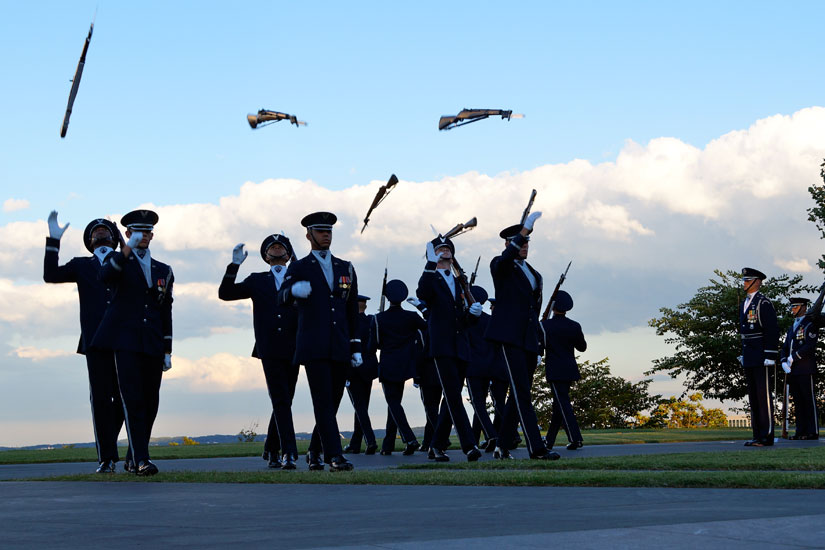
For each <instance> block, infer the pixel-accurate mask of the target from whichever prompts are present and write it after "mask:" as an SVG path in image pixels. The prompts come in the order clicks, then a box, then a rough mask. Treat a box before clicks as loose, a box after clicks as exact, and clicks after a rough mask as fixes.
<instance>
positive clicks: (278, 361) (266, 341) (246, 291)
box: [218, 234, 298, 470]
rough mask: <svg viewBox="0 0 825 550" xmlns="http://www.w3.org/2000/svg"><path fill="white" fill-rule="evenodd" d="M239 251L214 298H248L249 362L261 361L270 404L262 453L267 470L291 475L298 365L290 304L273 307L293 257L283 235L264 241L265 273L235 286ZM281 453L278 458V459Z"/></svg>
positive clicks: (235, 251)
mask: <svg viewBox="0 0 825 550" xmlns="http://www.w3.org/2000/svg"><path fill="white" fill-rule="evenodd" d="M243 247H244V245H243V244H239V245H237V246H235V248H234V249H233V250H232V263H230V264H229V265H228V266H226V273H225V274H224V276H223V280H222V281H221V286H220V288H219V289H218V297H219V298H220V299H221V300H227V301H230V300H243V299H247V298H250V299H252V326H253V327H254V329H255V347H254V348H253V350H252V357H257V358H259V359H260V360H261V364H262V365H263V369H264V377H265V378H266V389H267V391H268V392H269V399H270V401H271V402H272V415H271V418H270V422H269V429H268V430H267V436H266V442H265V443H264V451H265V452H266V453H267V454H268V459H269V460H268V462H269V467H270V468H281V469H284V470H294V469H295V461H296V460H297V459H298V447H297V446H296V443H295V428H294V426H293V423H292V398H293V397H294V396H295V385H296V383H297V382H298V365H297V364H296V363H294V362H293V359H294V357H295V333H296V330H297V327H298V310H297V308H296V307H295V305H294V304H279V303H278V291H279V290H280V289H281V287H282V286H283V284H284V277H285V276H286V271H287V268H286V265H287V262H289V260H290V259H292V258H293V257H294V254H293V251H292V243H290V242H289V239H288V238H287V237H286V236H284V235H278V234H273V235H269V236H268V237H266V238H265V239H264V240H263V242H262V243H261V250H260V252H261V258H263V260H264V262H266V263H267V264H268V265H269V269H268V270H267V271H263V272H259V273H252V274H251V275H249V276H248V277H247V278H246V279H244V280H243V282H241V283H236V282H235V278H236V277H237V276H238V269H239V268H240V267H241V263H243V261H244V260H245V259H246V257H247V255H248V253H247V252H245V251H244V249H243ZM281 451H283V456H282V457H281V456H279V454H278V453H279V452H281Z"/></svg>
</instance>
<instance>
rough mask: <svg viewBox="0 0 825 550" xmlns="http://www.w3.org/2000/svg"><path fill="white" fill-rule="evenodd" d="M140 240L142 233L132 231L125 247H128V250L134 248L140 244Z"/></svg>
mask: <svg viewBox="0 0 825 550" xmlns="http://www.w3.org/2000/svg"><path fill="white" fill-rule="evenodd" d="M142 240H143V233H141V232H140V231H134V232H133V233H132V235H131V236H130V237H129V240H128V241H126V246H128V247H129V248H135V247H136V246H137V245H138V244H140V241H142Z"/></svg>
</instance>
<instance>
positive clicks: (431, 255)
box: [427, 243, 444, 263]
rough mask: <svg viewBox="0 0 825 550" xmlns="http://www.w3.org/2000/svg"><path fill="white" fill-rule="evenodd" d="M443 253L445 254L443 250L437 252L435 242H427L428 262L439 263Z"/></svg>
mask: <svg viewBox="0 0 825 550" xmlns="http://www.w3.org/2000/svg"><path fill="white" fill-rule="evenodd" d="M443 255H444V253H443V252H441V253H440V254H436V253H435V247H434V246H433V243H427V261H428V262H433V263H438V260H440V259H441V256H443Z"/></svg>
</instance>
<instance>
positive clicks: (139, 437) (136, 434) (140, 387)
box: [115, 350, 163, 464]
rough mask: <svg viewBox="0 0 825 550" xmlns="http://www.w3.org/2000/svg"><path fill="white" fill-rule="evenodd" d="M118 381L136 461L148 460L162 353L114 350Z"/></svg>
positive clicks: (157, 400)
mask: <svg viewBox="0 0 825 550" xmlns="http://www.w3.org/2000/svg"><path fill="white" fill-rule="evenodd" d="M115 366H116V369H117V381H118V385H119V387H120V398H121V400H122V401H123V411H124V415H125V419H126V433H127V435H128V437H129V451H130V452H131V455H132V459H133V460H134V461H135V464H138V463H140V462H141V461H143V460H149V438H150V437H152V426H153V425H154V423H155V418H157V415H158V406H159V404H160V381H161V378H162V376H163V355H149V354H146V353H139V352H132V351H121V350H117V351H115Z"/></svg>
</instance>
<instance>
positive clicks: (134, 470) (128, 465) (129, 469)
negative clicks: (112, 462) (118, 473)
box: [123, 460, 137, 474]
mask: <svg viewBox="0 0 825 550" xmlns="http://www.w3.org/2000/svg"><path fill="white" fill-rule="evenodd" d="M123 469H124V470H125V471H127V472H129V473H130V474H136V473H137V468H135V463H134V462H132V461H131V460H127V461H126V462H124V463H123Z"/></svg>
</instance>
